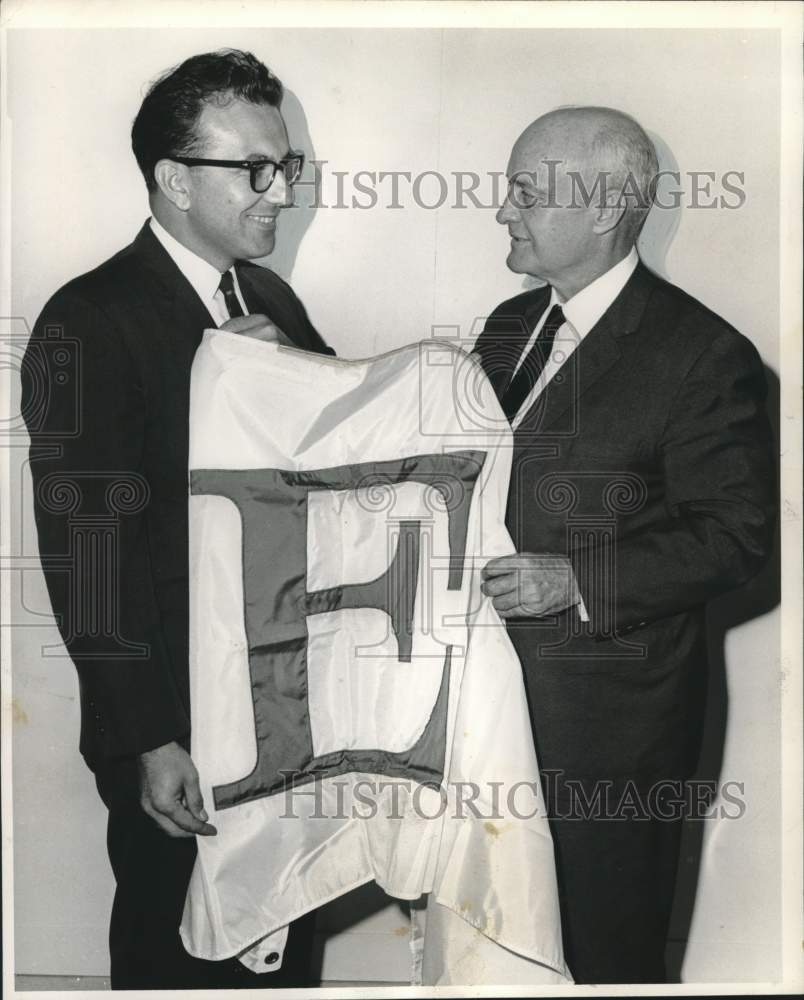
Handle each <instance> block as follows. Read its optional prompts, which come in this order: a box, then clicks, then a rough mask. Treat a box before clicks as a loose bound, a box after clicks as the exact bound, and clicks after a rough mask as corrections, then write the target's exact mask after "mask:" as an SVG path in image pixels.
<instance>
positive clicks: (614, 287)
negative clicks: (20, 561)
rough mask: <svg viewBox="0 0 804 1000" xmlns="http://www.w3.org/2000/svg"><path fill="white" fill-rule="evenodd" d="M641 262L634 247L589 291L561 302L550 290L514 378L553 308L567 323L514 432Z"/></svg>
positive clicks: (527, 397) (520, 412)
mask: <svg viewBox="0 0 804 1000" xmlns="http://www.w3.org/2000/svg"><path fill="white" fill-rule="evenodd" d="M638 263H639V256H638V254H637V252H636V248H634V247H631V252H630V253H629V254H628V255H627V256H626V257H623V259H622V260H621V261H620V262H619V263H618V264H615V265H614V267H612V268H610V269H609V270H608V271H606V272H605V274H601V275H600V277H599V278H595V280H594V281H593V282H592V283H591V284H589V285H587V286H586V288H582V289H581V290H580V292H576V294H575V295H573V296H572V298H571V299H567V301H566V302H562V301H561V297H560V295H559V294H558V292H557V291H556V290H555V288H552V289H551V290H550V301H549V302H548V303H547V308H546V309H545V310H544V312H543V313H542V315H541V316H540V317H539V322H538V323H537V324H536V327H535V329H534V330H533V333H532V334H531V336H530V340H529V341H528V342H527V344H526V346H525V349H524V351H523V352H522V354H521V356H520V358H519V361H518V362H517V366H516V368H515V369H514V375H516V373H517V372H518V371H519V368H520V366H521V365H522V362H523V361H524V360H525V357H526V356H527V354H528V351H530V349H531V347H533V345H534V343H535V341H536V338H537V337H538V336H539V333H540V332H541V329H542V327H543V326H544V324H545V321H546V320H547V316H548V314H549V313H550V310H551V309H552V307H553V306H554V305H559V306H561V308H562V309H563V310H564V320H565V322H564V323H562V325H561V326H560V327H559V328H558V330H557V331H556V339H555V340H554V341H553V347H552V351H551V353H550V357H549V358H548V359H547V363H546V364H545V366H544V368H543V370H542V373H541V375H540V376H539V379H538V381H537V382H536V385H534V387H533V388H532V389H531V391H530V393H529V394H528V395H527V396H526V397H525V399H524V400H523V401H522V406H521V407H520V408H519V412H518V413H517V415H516V417H515V418H514V420H513V422H512V424H511V426H512V427H513V429H514V430H516V428H517V427H518V426H519V424H520V423H521V422H522V420H524V418H525V415H526V414H527V412H528V410H529V409H530V408H531V407H532V406H533V404H534V402H535V401H536V400H537V399H538V397H539V394H540V393H541V392H542V391H543V390H544V387H545V386H546V385H547V384H548V383H549V382H550V379H552V378H553V376H554V375H555V373H556V372H557V371H558V370H559V368H560V367H561V366H562V365H563V364H564V362H565V361H566V360H567V358H568V357H569V356H570V355H571V354H572V352H573V351H574V350H575V348H576V347H577V346H578V344H580V342H581V341H582V340H583V338H584V337H585V336H586V335H587V333H589V331H590V330H591V329H592V327H593V326H594V325H595V323H597V321H598V320H599V319H600V317H601V316H602V315H603V313H604V312H605V311H606V310H607V309H608V308H609V306H610V305H611V304H612V302H613V301H614V300H615V299H616V298H617V296H618V295H619V294H620V292H621V291H622V290H623V288H625V285H626V282H627V281H628V279H629V278H630V277H631V275H632V274H633V273H634V269H635V268H636V266H637V264H638Z"/></svg>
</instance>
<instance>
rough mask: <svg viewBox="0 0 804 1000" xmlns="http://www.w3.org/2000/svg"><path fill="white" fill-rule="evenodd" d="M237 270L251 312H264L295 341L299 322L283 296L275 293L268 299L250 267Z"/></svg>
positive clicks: (244, 297) (241, 289)
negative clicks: (256, 284) (251, 272)
mask: <svg viewBox="0 0 804 1000" xmlns="http://www.w3.org/2000/svg"><path fill="white" fill-rule="evenodd" d="M236 270H237V281H238V283H239V285H240V291H241V292H242V293H243V299H244V300H245V303H246V305H247V306H248V311H249V312H250V313H264V314H265V315H266V316H267V317H268V319H270V320H271V322H272V323H275V324H276V326H278V327H279V329H280V330H281V331H282V332H283V333H284V334H285V335H286V336H288V337H290V338H291V340H293V341H295V340H296V339H297V338H296V326H297V322H296V319H295V317H294V316H293V315H291V313H290V312H289V311H288V309H287V308H286V306H285V303H283V301H282V299H281V297H280V296H279V295H273V296H271V298H270V299H267V298H266V297H265V296H264V295H262V294H261V293H260V292H259V291H258V289H257V288H256V286H255V284H254V281H253V280H252V277H251V275H250V274H249V272H248V268H245V267H238V268H236Z"/></svg>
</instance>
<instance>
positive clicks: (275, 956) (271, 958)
mask: <svg viewBox="0 0 804 1000" xmlns="http://www.w3.org/2000/svg"><path fill="white" fill-rule="evenodd" d="M278 961H279V952H278V951H272V952H271V954H270V955H266V956H265V964H266V965H276V963H277V962H278Z"/></svg>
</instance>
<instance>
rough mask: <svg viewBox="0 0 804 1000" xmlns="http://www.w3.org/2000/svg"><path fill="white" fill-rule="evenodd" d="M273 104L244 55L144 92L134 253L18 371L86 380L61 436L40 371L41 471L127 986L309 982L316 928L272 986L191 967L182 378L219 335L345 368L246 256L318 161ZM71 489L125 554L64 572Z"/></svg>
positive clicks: (42, 336)
mask: <svg viewBox="0 0 804 1000" xmlns="http://www.w3.org/2000/svg"><path fill="white" fill-rule="evenodd" d="M281 98H282V85H281V83H280V82H279V80H277V79H276V77H274V76H273V75H272V74H271V72H270V71H269V70H268V69H267V67H265V66H264V65H263V64H262V63H261V62H259V61H258V60H257V59H256V58H255V57H254V56H253V55H251V54H249V53H245V52H240V51H236V50H228V51H222V52H217V53H208V54H205V55H199V56H195V57H193V58H191V59H188V60H186V61H185V62H184V63H182V64H181V65H180V66H179V67H177V68H176V69H174V70H172V71H170V72H168V73H167V74H165V75H164V76H162V77H161V78H160V79H159V80H158V81H157V82H156V83H155V84H154V85H153V86H152V87H151V88H150V90H149V91H148V93H147V95H146V97H145V99H144V101H143V103H142V106H141V108H140V110H139V113H138V114H137V117H136V119H135V121H134V125H133V128H132V146H133V150H134V154H135V156H136V158H137V162H138V164H139V166H140V169H141V170H142V173H143V176H144V178H145V182H146V185H147V188H148V195H149V202H150V208H151V213H152V215H151V218H150V220H149V221H148V222H146V223H145V225H144V226H143V228H142V229H141V231H140V232H139V234H138V235H137V237H136V239H135V240H134V242H133V243H132V244H131V245H130V246H128V247H126V248H125V249H124V250H121V251H120V252H119V253H118V254H116V255H115V256H114V257H112V258H111V259H110V260H108V261H106V262H105V263H104V264H102V265H101V266H100V267H98V268H96V269H95V270H94V271H91V272H90V273H88V274H85V275H82V276H81V277H79V278H76V279H75V280H73V281H71V282H69V283H68V284H67V285H65V287H64V288H62V289H61V290H60V291H58V292H57V293H56V294H55V295H54V296H53V298H52V299H51V300H50V301H49V302H48V303H47V305H46V306H45V308H44V310H43V312H42V315H41V316H40V317H39V320H38V322H37V324H36V326H35V329H34V333H33V336H32V338H31V344H30V346H29V349H28V354H27V357H26V365H25V371H24V374H23V407H22V409H23V413H25V414H26V415H30V414H31V413H33V412H34V410H35V409H36V408H35V407H32V400H33V395H34V378H33V373H34V372H35V371H36V370H39V371H42V370H43V368H42V359H45V358H47V357H48V356H49V355H48V354H47V352H46V350H45V348H46V347H47V343H46V342H47V341H48V339H52V338H53V337H54V335H55V336H58V337H63V338H65V340H72V341H73V342H75V343H76V344H77V351H76V353H75V355H74V360H73V368H72V370H70V371H68V372H67V373H66V375H67V377H68V378H69V379H70V380H72V381H73V383H74V384H76V385H78V386H79V395H78V406H79V408H78V427H79V431H78V433H77V434H73V435H72V436H69V435H66V434H65V433H64V431H63V430H62V429H63V428H65V427H68V426H70V425H71V419H72V423H75V417H74V415H73V416H72V418H71V414H70V413H69V412H67V408H68V407H69V400H67V399H65V397H64V395H63V394H62V393H60V392H59V391H58V386H57V383H58V380H59V379H60V378H61V377H62V375H64V374H65V373H56V372H55V371H52V370H50V369H49V368H47V366H45V369H44V370H45V372H46V378H47V380H48V381H47V383H46V384H47V393H48V401H47V406H46V408H45V415H44V417H42V418H41V419H37V420H36V421H34V420H33V419H29V431H30V434H31V470H32V476H33V482H34V495H35V497H36V501H35V504H36V522H37V529H38V534H39V546H40V553H41V557H42V562H43V566H44V569H45V576H46V580H47V584H48V590H49V593H50V597H51V602H52V604H53V609H54V612H55V614H56V617H57V620H58V623H59V628H60V630H61V633H62V636H63V638H64V642H65V645H66V647H67V649H68V651H69V653H70V655H71V657H72V659H73V661H74V662H75V664H76V667H77V668H78V674H79V681H80V691H81V720H82V721H81V752H82V754H83V755H84V757H85V759H86V761H87V763H88V764H89V766H90V767H91V768H92V770H93V771H94V773H95V777H96V782H97V785H98V789H99V792H100V794H101V796H102V798H103V801H104V802H105V804H106V806H107V808H108V810H109V825H108V848H109V857H110V860H111V864H112V868H113V871H114V875H115V880H116V883H117V886H116V893H115V899H114V906H113V911H112V921H111V929H110V950H111V975H112V987H113V988H114V989H148V988H154V989H155V988H161V989H183V988H184V989H189V988H231V987H255V986H256V987H265V986H303V985H308V984H310V971H309V966H310V950H311V943H312V929H313V919H312V917H313V915H312V914H311V915H308V917H306V918H303V919H302V920H299V921H296V922H295V923H293V924H292V925H291V928H290V933H289V936H288V943H287V945H286V947H285V950H284V955H281V954H279V953H278V952H271V953H270V954H267V955H266V956H265V959H264V961H265V971H266V972H268V973H271V974H270V975H258V974H257V973H255V972H253V971H251V970H250V969H247V968H246V967H245V965H243V964H241V963H240V962H238V960H237V959H236V958H234V957H233V958H231V959H228V960H226V961H222V962H209V961H204V960H202V959H196V958H193V957H191V956H190V955H188V954H187V953H186V952H185V950H184V948H183V947H182V944H181V941H180V939H179V934H178V927H179V923H180V920H181V914H182V909H183V904H184V896H185V892H186V889H187V884H188V881H189V878H190V873H191V871H192V867H193V863H194V860H195V854H196V845H195V839H194V838H195V835H200V836H214V835H215V830H214V828H213V827H211V826H210V825H209V824H208V822H207V818H208V817H207V814H206V812H205V811H204V804H203V802H202V800H201V794H200V791H199V783H198V774H197V772H196V769H195V766H194V764H193V761H192V759H191V758H190V755H189V752H188V750H189V745H190V744H189V735H190V702H189V679H188V615H189V611H188V551H187V535H188V528H187V460H188V417H189V379H190V366H191V364H192V360H193V355H194V354H195V351H196V348H197V347H198V344H199V343H200V341H201V336H202V333H203V330H204V329H205V328H207V327H214V326H221V327H223V328H225V329H228V330H230V331H232V332H239V333H244V334H247V335H249V336H254V337H258V338H260V339H264V340H276V339H279V340H281V341H283V342H286V343H290V344H292V345H294V346H296V347H299V348H302V349H305V350H310V351H316V352H321V353H332V351H331V350H330V349H329V348H328V347H327V346H326V345H325V344H324V342H323V340H322V339H321V337H320V336H319V334H318V333H317V332H316V330H315V329H314V328H313V326H312V324H311V323H310V321H309V319H308V318H307V314H306V312H305V310H304V307H303V306H302V304H301V302H300V301H299V300H298V299H297V298H296V296H295V295H294V293H293V291H292V290H291V289H290V287H289V286H288V285H287V284H285V282H283V281H282V280H281V279H280V278H279V277H277V276H276V275H275V274H273V273H272V272H271V271H269V270H267V269H265V268H262V267H259V266H257V265H254V264H251V263H248V261H251V260H253V259H255V258H261V257H264V256H266V255H267V254H270V253H271V251H272V250H273V248H274V242H275V239H276V227H277V218H278V216H279V213H280V212H281V210H282V209H283V208H285V207H286V206H287V205H288V204H290V203H291V202H292V191H291V189H292V186H293V184H294V183H295V182H296V181H297V180H298V178H299V176H300V174H301V170H302V166H303V162H304V159H303V155H302V154H301V153H299V152H295V151H293V150H291V148H290V146H289V142H288V136H287V131H286V128H285V123H284V121H283V118H282V115H281V113H280V110H279V105H280V102H281ZM72 405H73V407H74V403H73V404H72ZM121 481H124V482H126V483H127V484H128V485H129V487H130V490H131V497H133V498H134V499H133V500H132V502H130V503H121V504H116V505H115V504H114V503H112V507H111V509H110V497H112V494H113V490H112V487H111V485H110V484H112V483H114V482H117V483H119V482H121ZM68 484H69V485H68ZM58 488H62V489H68V490H69V489H72V488H75V489H77V490H79V491H80V513H81V515H83V516H90V515H91V516H94V517H101V518H103V517H104V516H106V517H107V518H108V516H109V515H110V513H111V514H113V515H114V533H113V535H112V538H113V544H112V545H111V546H110V547H109V549H108V550H107V551H106V552H105V553H101V554H98V553H97V552H96V553H94V554H93V553H92V552H90V551H88V552H87V557H86V558H84V559H80V560H79V559H76V560H75V561H74V562H73V564H72V567H71V570H70V572H64V569H63V563H64V556H65V554H67V553H70V552H71V551H73V550H74V545H75V541H74V540H75V534H74V524H75V520H74V518H73V520H71V519H70V512H68V511H66V510H65V505H64V504H59V503H54V502H53V495H54V494H53V491H54V490H58ZM71 531H72V532H73V534H71ZM102 579H105V580H108V581H109V584H108V587H106V588H105V589H104V588H103V587H101V586H100V585H99V580H102ZM110 618H111V619H113V620H112V622H111V626H109V627H105V628H98V627H96V626H95V624H93V623H95V622H97V621H103V620H105V621H107V622H108V621H109V620H110Z"/></svg>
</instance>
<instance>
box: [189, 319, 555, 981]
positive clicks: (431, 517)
mask: <svg viewBox="0 0 804 1000" xmlns="http://www.w3.org/2000/svg"><path fill="white" fill-rule="evenodd" d="M510 449H511V432H510V429H509V427H508V424H507V421H506V420H505V417H504V415H503V414H502V411H501V410H500V408H499V405H498V404H497V401H496V399H495V398H494V394H493V391H492V389H491V387H490V385H489V383H488V382H487V380H486V379H485V376H484V375H483V374H482V371H481V370H480V367H479V365H478V364H477V363H476V362H475V361H474V359H472V358H470V357H468V356H467V355H465V354H464V353H463V352H461V351H460V350H458V349H456V348H454V347H452V346H451V345H449V344H447V343H443V342H439V341H430V342H425V343H422V344H418V345H413V346H411V347H408V348H404V349H402V350H399V351H394V352H392V353H391V354H387V355H383V356H382V357H379V358H374V359H371V360H369V361H359V362H350V361H341V360H338V359H334V358H329V357H323V356H320V355H315V354H309V353H305V352H301V351H296V350H292V349H288V348H283V347H279V346H278V345H275V344H266V343H262V342H260V341H256V340H252V339H248V338H245V337H242V336H239V335H237V334H231V333H227V332H224V331H207V332H206V333H205V335H204V340H203V343H202V345H201V347H200V348H199V350H198V353H197V355H196V358H195V362H194V364H193V371H192V384H191V407H190V493H191V498H190V587H191V594H190V603H191V612H190V677H191V698H192V720H193V728H192V756H193V760H194V761H195V763H196V766H197V768H198V771H199V774H200V778H201V789H202V792H203V795H204V802H205V804H206V807H207V809H208V811H209V813H210V822H211V823H213V824H214V825H215V826H216V827H217V830H218V833H217V835H216V836H214V837H202V838H198V859H197V862H196V866H195V870H194V872H193V876H192V879H191V882H190V887H189V890H188V895H187V900H186V904H185V912H184V918H183V922H182V928H181V933H182V938H183V940H184V943H185V946H186V948H187V950H188V951H189V952H190V953H191V954H193V955H196V956H198V957H201V958H207V959H223V958H228V957H231V956H233V955H239V956H240V957H241V959H242V960H243V961H244V962H246V963H247V964H249V966H250V967H252V968H255V969H257V968H262V969H265V966H261V965H260V959H261V956H262V954H263V953H264V952H265V951H266V950H267V949H269V948H270V949H275V950H280V951H281V947H282V945H283V943H284V935H285V933H286V932H285V928H286V926H287V924H288V923H289V922H290V921H292V920H293V919H295V918H296V917H298V916H300V915H302V914H303V913H306V912H308V911H310V910H312V909H314V908H316V907H318V906H320V905H322V904H323V903H326V902H327V901H329V900H331V899H333V898H335V897H336V896H339V895H341V894H343V893H346V892H348V891H349V890H351V889H353V888H356V887H357V886H359V885H361V884H363V883H365V882H368V881H371V880H374V881H376V882H377V883H378V884H379V885H380V886H381V887H382V888H383V889H384V890H385V891H386V892H387V893H388V894H389V895H391V896H394V897H397V898H399V899H407V900H417V899H419V898H420V897H421V896H422V895H423V894H425V893H429V894H430V900H431V906H435V905H438V906H440V907H445V908H447V910H449V911H450V912H452V913H454V914H457V915H458V916H459V917H460V918H461V927H462V929H463V928H466V929H467V933H471V934H479V935H482V939H483V940H484V941H485V942H486V946H487V947H489V948H493V947H499V946H502V947H503V948H506V949H508V950H509V951H512V952H515V953H517V954H518V955H520V956H522V957H523V958H524V959H525V960H526V961H523V962H522V966H523V969H524V970H525V971H524V972H523V973H522V975H523V977H527V974H528V970H530V972H531V978H523V979H522V981H523V982H545V981H547V982H555V981H558V980H560V979H561V978H562V977H563V978H566V977H568V973H567V971H566V967H565V965H564V961H563V955H562V949H561V933H560V924H559V912H558V902H557V894H556V882H555V868H554V862H553V847H552V841H551V839H550V834H549V830H548V826H547V820H546V818H545V809H544V802H543V799H542V798H541V790H540V787H539V777H538V767H537V763H536V757H535V752H534V749H533V741H532V737H531V733H530V726H529V720H528V713H527V708H526V703H525V693H524V687H523V681H522V677H521V668H520V665H519V662H518V660H517V657H516V654H515V653H514V651H513V648H512V646H511V644H510V642H509V640H508V637H507V634H506V631H505V628H504V627H503V626H502V625H501V623H500V621H499V619H498V617H497V615H496V613H495V611H494V609H493V607H492V605H491V603H490V601H489V600H488V599H487V598H484V597H483V596H482V595H481V593H480V569H481V568H482V566H483V565H484V564H485V562H486V561H487V560H488V559H489V558H491V557H493V556H498V555H502V554H507V553H509V552H511V551H512V546H511V542H510V538H509V536H508V534H507V532H506V531H505V528H504V512H505V502H506V496H507V489H508V476H509V471H510ZM430 923H431V928H430V930H429V931H427V930H425V932H424V934H425V936H424V946H425V947H424V951H423V952H422V950H421V948H417V954H418V955H419V958H420V959H421V957H422V954H423V955H424V966H423V968H424V971H425V975H428V974H429V975H431V976H433V977H436V978H437V979H438V981H440V982H456V981H459V980H456V979H455V978H454V976H455V971H454V968H453V967H452V957H451V956H452V955H453V954H454V953H455V948H454V947H452V946H453V945H454V944H455V940H456V936H455V935H449V934H447V935H446V938H444V936H443V928H444V926H445V924H444V921H443V920H437V919H435V918H433V919H432V920H431V922H430ZM468 928H472V929H473V930H471V931H469V930H468ZM428 935H429V939H428ZM414 937H415V936H414ZM434 949H435V953H434ZM501 954H504V953H501ZM428 955H429V957H428ZM420 967H421V965H420ZM545 967H547V968H545ZM273 968H276V966H273ZM428 969H429V970H431V972H430V973H428V971H427V970H428ZM433 970H434V971H433ZM549 970H553V971H552V972H550V971H549ZM266 971H268V970H266ZM478 975H479V973H478ZM544 976H547V977H548V978H546V979H545V978H543V977H544ZM474 981H475V982H477V981H480V980H478V979H477V978H475V979H474Z"/></svg>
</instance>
